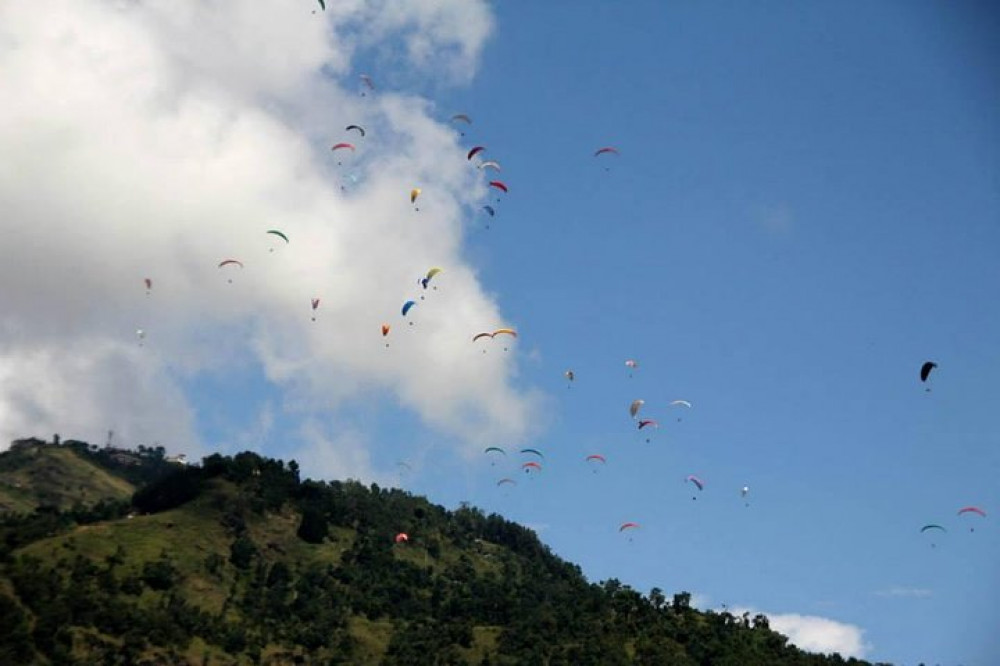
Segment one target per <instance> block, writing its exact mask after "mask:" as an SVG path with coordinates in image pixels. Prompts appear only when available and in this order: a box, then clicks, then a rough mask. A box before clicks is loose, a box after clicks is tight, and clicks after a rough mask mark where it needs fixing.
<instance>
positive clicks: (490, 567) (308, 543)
mask: <svg viewBox="0 0 1000 666" xmlns="http://www.w3.org/2000/svg"><path fill="white" fill-rule="evenodd" d="M60 473H66V474H72V475H74V476H73V479H74V480H73V482H72V483H71V484H69V485H70V486H73V485H76V486H80V485H81V484H80V483H79V482H78V478H89V479H99V480H100V482H98V481H95V482H94V484H89V483H83V488H84V490H82V491H80V492H81V493H83V494H82V495H81V496H80V497H79V498H78V499H77V500H76V501H74V500H72V493H71V492H69V491H68V490H66V489H65V488H63V490H64V491H65V492H61V493H55V494H52V493H54V492H55V491H54V489H53V488H47V489H44V492H42V491H41V490H39V491H37V492H34V494H32V491H31V489H30V488H26V486H25V484H27V483H29V480H30V479H44V480H46V481H45V482H46V483H49V484H52V483H55V485H56V486H60V484H59V483H56V482H54V481H53V478H58V476H59V474H60ZM80 475H82V476H80ZM14 478H17V479H20V481H17V483H19V484H20V487H19V488H16V489H17V490H19V491H23V492H22V493H21V495H19V497H21V499H22V501H23V502H24V504H23V506H30V507H32V508H31V509H28V510H22V511H21V512H20V513H7V514H4V516H3V517H2V519H0V537H2V538H0V555H2V561H0V663H3V664H129V665H131V664H192V665H201V664H205V665H208V664H212V665H216V664H219V665H221V664H386V665H388V664H392V665H395V666H398V665H405V664H494V665H500V664H511V665H513V664H539V665H542V664H546V665H553V666H554V665H557V664H561V665H566V666H570V665H572V666H581V665H586V664H593V665H595V666H596V665H600V666H614V665H616V664H657V665H659V664H676V665H678V666H695V665H708V664H712V665H713V666H754V665H765V664H766V665H768V666H772V665H774V666H780V665H783V664H787V665H802V666H807V665H808V666H811V665H820V664H824V665H825V664H843V663H850V664H864V663H865V662H861V661H857V660H854V659H849V660H844V659H841V658H840V657H837V656H834V657H825V656H819V655H813V654H807V653H804V652H802V651H800V650H798V649H797V648H795V647H792V646H789V645H788V644H787V641H786V639H785V638H784V637H783V636H781V635H779V634H777V633H775V632H773V631H771V630H770V628H769V627H768V623H767V619H766V618H765V617H764V616H757V617H753V618H751V617H748V616H743V617H735V616H732V615H730V614H728V613H721V614H718V613H714V612H703V611H698V610H696V609H693V608H691V607H690V604H689V602H690V596H689V595H688V594H686V593H680V594H675V595H673V598H672V599H668V598H666V597H665V595H664V594H663V593H662V592H661V591H660V590H657V589H654V590H652V591H651V592H650V593H649V594H648V595H643V594H640V593H639V592H637V591H635V590H633V589H630V588H629V587H628V586H626V585H623V584H622V583H620V582H619V581H617V580H610V581H606V582H604V583H601V584H593V583H588V582H587V581H586V580H585V579H584V577H583V575H582V574H581V572H580V570H579V569H578V568H577V567H576V566H574V565H572V564H568V563H566V562H564V561H562V560H561V559H559V558H558V557H556V556H555V555H553V554H552V553H551V551H550V550H549V549H548V548H547V547H546V546H544V545H543V544H542V543H540V542H539V541H538V539H537V537H536V536H535V534H534V533H533V532H531V531H530V530H528V529H525V528H524V527H521V526H519V525H516V524H514V523H511V522H509V521H507V520H504V519H503V518H501V517H500V516H497V515H489V516H487V515H484V514H483V513H482V512H480V511H478V510H476V509H472V508H463V509H460V510H458V511H455V512H449V511H446V510H445V509H443V508H442V507H439V506H435V505H433V504H431V503H429V502H428V501H427V500H425V499H422V498H419V497H414V496H411V495H410V494H408V493H406V492H403V491H401V490H398V489H386V488H379V487H378V486H376V485H372V486H370V487H369V486H364V485H361V484H360V483H357V482H353V481H347V482H340V481H333V482H329V483H324V482H317V481H308V480H307V481H301V480H300V479H299V473H298V466H297V465H296V464H295V462H294V461H293V462H291V463H287V464H286V463H283V462H281V461H277V460H270V459H266V458H262V457H260V456H257V455H255V454H252V453H242V454H239V455H237V456H235V457H231V458H230V457H223V456H220V455H213V456H209V457H208V458H205V459H204V460H203V462H202V464H201V465H200V466H182V465H177V464H172V463H169V462H167V461H166V460H165V459H164V457H163V451H162V449H148V448H144V449H140V451H138V452H132V453H129V454H123V452H121V451H118V452H114V451H109V450H106V449H102V450H97V449H94V448H92V447H88V446H87V445H85V444H83V443H76V442H68V443H66V444H64V445H62V446H56V445H52V444H44V443H41V442H33V443H28V444H22V445H21V446H20V447H18V449H17V450H14V451H9V452H6V453H3V454H0V481H2V482H3V483H5V484H6V483H7V481H8V480H9V479H14ZM63 485H65V484H63ZM4 487H5V488H6V486H4ZM60 487H61V486H60ZM133 487H134V488H136V490H135V492H134V493H133V494H131V496H129V495H128V493H122V492H121V489H122V488H126V489H128V488H133ZM71 489H72V488H70V490H71ZM98 489H104V490H100V491H99V490H98ZM105 491H106V492H105ZM84 497H85V498H86V499H87V502H84V501H83V498H84ZM32 498H33V499H32ZM29 499H30V500H31V501H29ZM47 501H48V502H51V504H47V503H46V502H47ZM18 506H21V505H18ZM399 532H406V533H407V534H408V535H409V537H410V539H409V541H408V542H405V543H398V544H397V543H395V538H394V537H395V536H396V535H397V534H398V533H399Z"/></svg>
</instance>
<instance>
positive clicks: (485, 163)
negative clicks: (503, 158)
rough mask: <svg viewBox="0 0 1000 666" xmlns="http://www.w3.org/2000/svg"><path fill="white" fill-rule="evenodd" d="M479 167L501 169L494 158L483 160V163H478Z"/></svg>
mask: <svg viewBox="0 0 1000 666" xmlns="http://www.w3.org/2000/svg"><path fill="white" fill-rule="evenodd" d="M479 168H480V169H496V170H497V171H501V169H500V163H499V162H497V161H496V160H484V161H483V163H482V164H480V165H479Z"/></svg>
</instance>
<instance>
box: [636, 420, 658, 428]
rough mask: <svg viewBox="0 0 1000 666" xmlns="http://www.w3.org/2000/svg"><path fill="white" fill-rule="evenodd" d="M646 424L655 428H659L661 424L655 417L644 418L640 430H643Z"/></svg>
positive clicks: (640, 423) (640, 422)
mask: <svg viewBox="0 0 1000 666" xmlns="http://www.w3.org/2000/svg"><path fill="white" fill-rule="evenodd" d="M646 426H653V427H654V428H659V427H660V424H659V423H657V422H656V421H654V420H653V419H643V420H642V421H639V430H642V429H643V428H645V427H646Z"/></svg>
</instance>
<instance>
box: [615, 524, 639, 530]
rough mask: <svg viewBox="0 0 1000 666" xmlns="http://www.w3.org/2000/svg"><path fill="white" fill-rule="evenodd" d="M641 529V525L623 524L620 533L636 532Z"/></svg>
mask: <svg viewBox="0 0 1000 666" xmlns="http://www.w3.org/2000/svg"><path fill="white" fill-rule="evenodd" d="M637 527H639V523H622V524H621V527H619V528H618V531H619V532H624V531H625V530H634V529H636V528H637Z"/></svg>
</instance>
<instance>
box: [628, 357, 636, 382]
mask: <svg viewBox="0 0 1000 666" xmlns="http://www.w3.org/2000/svg"><path fill="white" fill-rule="evenodd" d="M625 367H626V368H628V369H629V370H630V372H629V373H628V376H629V377H630V378H631V377H632V371H635V370H637V369H638V368H639V361H637V360H635V359H634V358H630V359H629V360H627V361H625Z"/></svg>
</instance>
